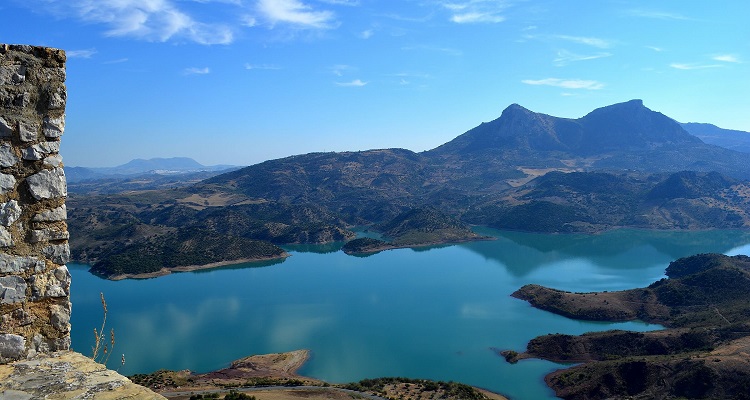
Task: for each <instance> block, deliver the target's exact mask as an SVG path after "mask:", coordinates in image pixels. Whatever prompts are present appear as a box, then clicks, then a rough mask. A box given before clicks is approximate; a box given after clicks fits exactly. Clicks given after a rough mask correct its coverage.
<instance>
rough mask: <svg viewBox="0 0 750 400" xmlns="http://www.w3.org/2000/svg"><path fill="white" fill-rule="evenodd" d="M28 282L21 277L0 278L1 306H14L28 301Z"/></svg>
mask: <svg viewBox="0 0 750 400" xmlns="http://www.w3.org/2000/svg"><path fill="white" fill-rule="evenodd" d="M26 287H27V285H26V281H25V280H23V278H21V277H20V276H16V275H11V276H2V277H0V304H13V303H19V302H22V301H25V300H26Z"/></svg>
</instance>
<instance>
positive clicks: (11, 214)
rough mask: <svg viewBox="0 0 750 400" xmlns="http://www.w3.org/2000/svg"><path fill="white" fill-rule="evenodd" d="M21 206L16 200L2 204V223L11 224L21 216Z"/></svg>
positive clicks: (0, 213)
mask: <svg viewBox="0 0 750 400" xmlns="http://www.w3.org/2000/svg"><path fill="white" fill-rule="evenodd" d="M21 213H22V210H21V206H19V205H18V202H17V201H16V200H11V201H9V202H6V203H2V204H0V224H2V225H3V226H11V225H13V223H14V222H16V221H17V220H18V218H20V217H21Z"/></svg>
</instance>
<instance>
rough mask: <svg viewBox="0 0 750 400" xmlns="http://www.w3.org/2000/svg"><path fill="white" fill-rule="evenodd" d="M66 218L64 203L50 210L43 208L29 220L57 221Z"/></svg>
mask: <svg viewBox="0 0 750 400" xmlns="http://www.w3.org/2000/svg"><path fill="white" fill-rule="evenodd" d="M67 219H68V212H67V209H66V208H65V204H63V205H62V206H60V207H57V208H53V209H52V210H45V211H42V212H40V213H39V214H37V215H35V216H34V218H32V219H31V220H32V221H34V222H57V221H65V220H67Z"/></svg>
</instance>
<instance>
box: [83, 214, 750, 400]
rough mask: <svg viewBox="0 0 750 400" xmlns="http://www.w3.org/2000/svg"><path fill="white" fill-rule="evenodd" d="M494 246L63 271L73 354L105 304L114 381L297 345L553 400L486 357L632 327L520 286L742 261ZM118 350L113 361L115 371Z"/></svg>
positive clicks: (577, 247) (361, 368) (635, 279)
mask: <svg viewBox="0 0 750 400" xmlns="http://www.w3.org/2000/svg"><path fill="white" fill-rule="evenodd" d="M480 231H481V233H483V234H490V235H492V236H495V237H496V238H497V240H493V241H482V242H472V243H464V244H458V245H452V246H442V247H433V248H428V249H418V250H412V249H400V250H391V251H386V252H382V253H379V254H376V255H372V256H369V257H353V256H347V255H345V254H344V253H343V252H341V251H338V248H339V247H340V244H338V245H328V246H290V247H287V250H288V251H290V253H291V254H292V256H291V257H289V258H288V259H286V260H285V261H283V262H278V263H249V264H240V265H235V266H231V267H223V268H219V269H212V270H206V271H197V272H187V273H177V274H172V275H168V276H164V277H159V278H155V279H147V280H124V281H117V282H113V281H107V280H103V279H100V278H98V277H96V276H94V275H92V274H90V273H88V267H87V266H85V265H75V264H69V268H70V270H71V274H72V275H73V284H72V293H71V297H72V299H71V301H72V302H73V314H72V321H71V323H72V325H73V332H72V341H73V348H74V350H77V351H79V352H82V353H84V354H90V353H91V346H92V344H93V329H94V328H97V329H98V328H99V327H100V326H101V322H102V308H101V304H100V301H99V293H100V292H103V293H104V294H105V296H106V299H107V305H108V308H109V315H108V319H107V329H106V330H107V332H108V331H109V328H110V327H111V328H114V329H115V334H116V345H115V349H114V353H113V356H112V358H111V359H110V361H109V363H108V365H109V367H110V368H112V369H117V368H118V367H119V371H120V372H121V373H123V374H125V375H130V374H135V373H147V372H153V371H155V370H157V369H163V368H166V369H172V370H182V369H190V370H192V371H196V372H205V371H209V370H214V369H218V368H223V367H226V366H228V364H229V363H230V362H231V361H232V360H235V359H238V358H242V357H245V356H249V355H253V354H264V353H273V352H284V351H290V350H296V349H310V350H311V351H312V358H311V360H310V361H309V362H308V363H307V364H306V365H305V366H304V367H303V369H302V370H301V371H300V373H301V374H303V375H306V376H311V377H315V378H320V379H324V380H326V381H329V382H336V383H339V382H349V381H357V380H360V379H364V378H374V377H381V376H407V377H413V378H428V379H435V380H445V381H449V380H452V381H460V382H464V383H467V384H471V385H474V386H479V387H483V388H486V389H489V390H492V391H495V392H499V393H503V394H506V395H508V396H510V397H511V398H514V399H544V398H554V394H553V392H552V391H551V390H549V389H548V388H547V387H546V386H545V385H544V381H543V377H544V375H546V374H547V373H549V372H551V371H553V370H555V369H559V368H563V367H564V365H560V364H555V363H551V362H547V361H541V360H524V361H521V362H519V363H518V364H515V365H510V364H507V363H506V362H505V360H504V359H503V358H502V357H501V356H498V355H497V354H496V353H495V352H494V351H493V349H513V350H517V351H522V350H523V349H524V348H525V345H526V343H527V342H528V341H529V340H530V339H532V338H533V337H535V336H538V335H543V334H547V333H569V334H580V333H584V332H587V331H594V330H607V329H630V330H639V331H643V330H652V329H658V328H659V326H655V325H648V324H644V323H641V322H629V323H616V324H608V323H592V322H581V321H573V320H569V319H566V318H563V317H559V316H556V315H553V314H550V313H547V312H544V311H540V310H536V309H534V308H532V307H530V306H529V305H528V304H527V303H526V302H523V301H520V300H517V299H514V298H512V297H510V294H511V293H512V292H513V291H515V290H516V289H518V288H519V287H521V286H523V285H524V284H527V283H538V284H541V285H545V286H550V287H554V288H559V289H564V290H571V291H586V292H588V291H603V290H621V289H628V288H634V287H643V286H646V285H648V284H650V283H652V282H654V281H655V280H658V279H660V278H662V277H664V269H665V268H666V267H667V265H668V264H669V262H670V261H672V260H675V259H677V258H679V257H683V256H688V255H692V254H697V253H707V252H715V253H725V254H748V253H750V233H748V232H741V231H705V232H651V231H635V230H619V231H613V232H608V233H604V234H599V235H544V234H529V233H516V232H501V231H494V230H489V229H481V230H480ZM123 353H124V354H125V357H126V363H125V365H124V366H120V357H121V355H122V354H123Z"/></svg>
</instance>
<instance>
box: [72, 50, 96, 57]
mask: <svg viewBox="0 0 750 400" xmlns="http://www.w3.org/2000/svg"><path fill="white" fill-rule="evenodd" d="M94 54H96V49H84V50H68V51H66V52H65V55H67V56H68V58H91V57H92V56H93V55H94Z"/></svg>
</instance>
